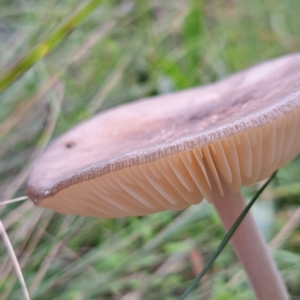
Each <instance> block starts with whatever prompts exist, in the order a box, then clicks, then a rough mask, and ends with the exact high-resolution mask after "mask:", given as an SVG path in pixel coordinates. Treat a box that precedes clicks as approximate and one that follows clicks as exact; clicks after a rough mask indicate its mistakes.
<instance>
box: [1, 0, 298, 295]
mask: <svg viewBox="0 0 300 300" xmlns="http://www.w3.org/2000/svg"><path fill="white" fill-rule="evenodd" d="M86 3H88V1H77V0H65V1H57V0H53V1H39V0H35V1H33V0H31V1H20V0H10V1H8V0H0V53H1V55H0V71H2V74H4V75H5V74H6V72H7V71H8V70H9V68H11V67H12V66H13V65H14V64H15V63H17V62H18V61H19V62H20V61H21V57H22V55H24V54H25V53H31V52H30V51H32V50H31V49H32V48H33V47H35V46H36V45H38V44H39V43H40V42H41V41H43V40H44V39H46V38H47V36H49V34H50V33H51V32H53V30H56V29H57V28H60V26H61V24H63V23H64V22H65V21H66V20H68V18H70V17H71V16H72V14H73V13H74V12H75V11H78V10H80V9H82V7H83V5H85V4H86ZM299 15H300V1H299V0H286V1H281V0H264V1H259V0H251V1H247V0H241V1H237V0H229V1H218V0H212V1H207V0H199V1H196V0H194V1H184V0H179V1H175V0H173V1H171V0H160V1H157V0H153V1H146V0H136V1H134V0H123V1H103V2H102V3H101V4H100V5H95V6H94V7H93V8H92V9H91V14H89V15H88V16H87V17H86V18H85V19H84V20H83V22H80V23H79V22H78V24H75V25H76V26H75V27H76V28H74V30H72V31H71V32H67V31H63V32H62V34H61V35H60V38H61V40H62V41H61V42H60V43H59V44H58V46H57V47H55V48H54V49H53V50H52V51H50V52H49V54H48V55H47V56H45V57H44V58H42V59H41V60H38V61H34V63H33V67H32V68H30V69H29V70H28V71H27V72H26V73H25V74H24V75H23V76H21V77H20V79H18V80H17V81H16V82H15V83H13V84H9V85H8V87H6V88H5V89H4V90H3V91H2V93H1V94H0V108H1V109H0V199H1V200H7V199H10V198H12V197H17V196H22V195H24V190H23V189H22V186H23V183H24V180H25V179H26V176H27V174H28V170H29V168H30V165H31V163H32V161H33V160H34V159H35V158H36V157H37V156H38V155H39V154H40V153H41V152H42V151H43V150H44V149H45V147H46V146H47V144H48V143H49V141H50V140H51V139H52V138H54V137H55V136H57V135H59V134H60V133H62V132H64V131H66V130H67V129H68V128H70V127H72V126H73V125H74V124H76V123H77V122H79V121H81V120H84V119H86V118H88V117H89V116H92V115H93V114H95V113H97V112H100V111H102V110H105V109H107V108H109V107H113V106H115V105H118V104H120V103H126V102H130V101H134V100H136V99H139V98H142V97H147V96H152V95H157V94H162V93H168V92H172V91H177V90H181V89H185V88H189V87H193V86H198V85H202V84H205V83H208V82H212V81H216V80H218V79H221V78H223V77H225V76H227V75H229V74H231V73H233V72H236V71H238V70H241V69H243V68H246V67H248V66H251V65H253V64H255V63H258V62H260V61H263V60H266V59H270V58H274V57H277V56H280V55H285V54H288V53H292V52H296V51H298V49H299V48H300V36H299V30H300V17H299ZM43 49H44V48H43ZM0 78H1V76H0ZM299 178H300V159H299V157H298V158H296V159H295V160H294V161H293V162H291V163H290V164H289V165H288V166H286V167H285V168H283V169H282V170H281V171H280V172H279V174H278V176H277V179H276V181H275V182H274V183H273V184H272V186H271V187H270V188H268V190H267V191H266V192H265V193H264V195H263V196H262V197H261V199H260V200H259V203H257V204H256V205H255V208H254V211H253V212H254V214H255V217H256V219H257V221H258V224H259V226H260V229H261V230H262V231H263V233H264V235H265V237H266V239H267V240H268V241H272V239H273V241H272V242H271V244H270V246H271V247H272V249H273V254H274V257H275V259H276V263H277V265H278V266H279V268H280V271H281V273H282V276H283V278H284V280H285V282H286V284H287V286H288V289H289V292H290V294H291V297H292V298H291V299H300V226H299V221H300V210H299V209H298V205H299V197H300V183H299ZM257 187H258V185H256V186H253V187H250V188H245V189H244V193H245V195H246V197H248V198H249V197H251V195H253V194H254V192H255V190H256V189H257ZM0 218H1V220H2V222H3V223H4V225H5V228H6V230H7V233H8V235H9V238H10V240H11V242H12V244H13V247H14V250H15V251H16V254H17V257H18V260H19V263H20V266H21V268H22V271H23V275H24V277H25V280H26V283H27V286H28V288H29V291H30V295H31V297H32V299H40V300H47V299H57V300H59V299H61V300H69V299H70V300H71V299H72V300H73V299H74V300H81V299H82V300H83V299H103V300H111V299H118V300H119V299H122V300H139V299H146V300H160V299H164V300H171V299H172V300H173V299H178V298H179V296H180V295H181V294H182V293H183V292H184V290H185V289H186V288H187V286H188V284H189V283H190V282H191V280H192V279H193V278H194V277H195V276H196V274H197V272H199V271H200V270H201V268H202V266H203V263H204V262H205V261H206V260H207V258H208V257H209V255H210V254H211V253H212V252H213V251H214V249H215V248H216V247H217V245H218V244H219V242H220V240H221V238H222V237H223V236H224V231H223V229H222V227H221V225H220V222H219V220H218V217H217V216H216V214H215V212H214V210H213V209H212V207H211V206H210V205H209V204H207V203H205V202H203V203H201V204H200V205H198V206H193V207H190V208H188V209H187V210H185V211H182V212H164V213H157V214H154V215H150V216H146V217H135V218H127V219H118V220H102V219H95V218H84V217H74V216H63V215H59V214H55V213H53V212H51V211H46V210H43V209H39V208H36V207H34V206H33V204H31V202H30V201H25V202H22V203H19V204H18V203H17V204H10V205H7V206H2V207H0ZM285 224H287V225H285ZM283 228H284V229H283ZM280 230H284V232H283V233H282V232H281V233H280ZM0 299H1V300H2V299H3V300H4V299H9V300H12V299H16V300H18V299H23V296H22V291H21V288H20V284H19V282H18V280H17V277H16V275H15V272H14V270H13V266H12V263H11V261H10V259H9V256H8V253H7V250H6V248H5V247H4V245H3V243H2V242H0ZM188 299H195V300H201V299H211V300H221V299H239V300H240V299H242V300H247V299H254V296H253V294H252V292H251V290H250V289H249V287H248V285H247V281H246V279H245V276H244V275H243V272H241V266H240V264H239V263H238V262H237V259H236V257H235V255H234V253H233V250H232V248H231V246H230V245H228V246H227V247H226V249H225V250H224V251H223V253H222V254H221V256H220V257H219V258H218V259H217V261H216V263H215V264H214V265H213V267H212V268H211V269H210V271H209V272H208V273H207V274H206V276H205V278H204V279H203V280H202V283H201V285H200V286H199V287H198V288H197V289H196V290H195V291H194V292H192V293H191V294H190V295H189V297H188Z"/></svg>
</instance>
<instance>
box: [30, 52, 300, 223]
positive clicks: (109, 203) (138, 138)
mask: <svg viewBox="0 0 300 300" xmlns="http://www.w3.org/2000/svg"><path fill="white" fill-rule="evenodd" d="M299 125H300V54H293V55H289V56H286V57H283V58H279V59H275V60H272V61H268V62H265V63H262V64H260V65H257V66H255V67H252V68H250V69H248V70H245V71H242V72H240V73H237V74H235V75H233V76H230V77H228V78H227V79H224V80H222V81H219V82H217V83H214V84H210V85H206V86H203V87H199V88H194V89H190V90H185V91H182V92H177V93H174V94H169V95H164V96H157V97H153V98H147V99H143V100H140V101H136V102H134V103H130V104H126V105H122V106H119V107H117V108H113V109H110V110H108V111H105V112H103V113H100V114H99V115H97V116H95V117H93V118H92V119H89V120H87V121H85V122H83V123H81V124H79V125H77V126H76V127H74V128H73V129H71V130H70V131H68V132H67V133H65V134H64V135H62V136H60V137H59V138H57V139H56V140H55V141H54V142H52V144H51V145H50V146H49V148H48V149H47V151H46V152H45V153H44V154H43V155H42V156H41V157H40V158H39V159H38V160H37V161H36V163H35V164H34V166H33V168H32V170H31V172H30V175H29V177H28V180H27V183H26V190H27V193H28V195H29V197H30V198H31V199H32V200H33V201H34V203H36V204H37V205H38V206H41V207H47V208H51V209H53V210H55V211H58V212H62V213H67V214H79V215H87V216H99V217H126V216H132V215H146V214H149V213H153V212H157V211H162V210H167V209H170V210H181V209H184V208H186V207H187V206H188V205H190V204H196V203H199V202H200V201H201V200H202V199H203V197H205V198H206V199H208V200H209V199H210V194H211V191H210V187H211V184H210V180H212V178H213V180H215V181H216V183H217V186H218V189H219V191H220V193H221V194H222V185H223V184H227V185H228V186H229V187H230V189H231V190H232V191H234V192H237V191H238V190H239V188H240V186H241V185H248V184H251V183H254V182H256V181H259V180H262V179H264V178H266V177H268V176H269V175H270V174H271V173H272V172H274V171H275V170H277V169H278V168H280V167H281V166H283V165H284V164H286V163H287V162H289V161H290V160H292V159H293V158H294V157H295V156H296V155H297V154H298V152H299V151H300V135H299V133H298V131H297V128H299V127H300V126H299ZM209 178H210V179H209Z"/></svg>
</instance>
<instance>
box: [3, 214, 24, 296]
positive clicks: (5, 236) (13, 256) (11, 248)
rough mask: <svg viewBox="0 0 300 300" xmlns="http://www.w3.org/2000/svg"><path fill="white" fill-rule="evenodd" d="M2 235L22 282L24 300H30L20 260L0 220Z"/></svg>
mask: <svg viewBox="0 0 300 300" xmlns="http://www.w3.org/2000/svg"><path fill="white" fill-rule="evenodd" d="M0 234H1V235H2V239H3V242H4V244H5V246H6V249H7V251H8V254H9V256H10V258H11V261H12V263H13V265H14V268H15V271H16V274H17V277H18V279H19V282H20V284H21V287H22V291H23V294H24V299H26V300H30V296H29V293H28V289H27V286H26V283H25V280H24V277H23V274H22V270H21V268H20V265H19V262H18V259H17V257H16V254H15V252H14V249H13V247H12V244H11V242H10V240H9V237H8V235H7V233H6V231H5V228H4V226H3V223H2V221H1V220H0Z"/></svg>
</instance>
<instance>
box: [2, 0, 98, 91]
mask: <svg viewBox="0 0 300 300" xmlns="http://www.w3.org/2000/svg"><path fill="white" fill-rule="evenodd" d="M102 1H103V0H91V1H89V2H88V4H87V5H85V6H84V7H82V8H81V9H80V10H79V11H78V12H77V13H75V14H74V15H73V16H72V17H71V18H70V19H68V20H67V21H66V22H65V23H64V24H62V25H61V26H60V27H59V28H58V29H57V30H55V31H54V32H52V33H51V34H50V35H49V36H48V37H47V38H46V39H45V40H43V41H42V42H41V43H40V44H38V45H37V46H35V47H34V48H32V49H31V50H30V51H29V52H28V53H27V54H25V55H23V56H22V57H20V58H19V59H18V60H17V62H16V63H15V64H13V65H12V66H11V67H9V68H8V69H6V70H5V71H4V72H3V73H2V74H0V92H2V91H3V90H5V89H6V88H7V87H9V86H10V85H11V84H13V83H14V82H15V81H16V80H17V79H18V78H19V77H21V76H22V75H23V74H24V73H25V72H26V71H27V70H29V69H30V68H31V67H32V66H33V65H34V64H35V63H36V62H37V61H39V60H40V59H42V58H43V57H44V56H46V55H47V54H48V53H49V52H50V51H51V50H52V49H53V48H54V47H55V46H56V45H57V44H58V43H59V42H61V41H62V40H63V39H64V38H65V37H66V36H67V35H68V34H69V33H70V32H71V31H72V30H74V29H75V28H76V27H77V26H78V25H79V23H81V22H82V21H83V20H84V19H85V18H86V17H87V16H88V15H90V14H91V13H92V12H93V11H94V10H95V9H96V8H97V7H98V6H99V5H100V4H101V2H102Z"/></svg>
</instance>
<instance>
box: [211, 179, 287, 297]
mask: <svg viewBox="0 0 300 300" xmlns="http://www.w3.org/2000/svg"><path fill="white" fill-rule="evenodd" d="M223 192H224V196H221V195H220V193H219V192H218V189H217V187H212V199H211V201H212V203H213V205H214V206H215V208H216V210H217V212H218V214H219V216H220V218H221V221H222V224H223V226H224V228H225V230H226V231H228V230H229V229H230V227H231V226H232V225H233V223H234V222H235V221H236V219H237V218H238V217H239V215H240V214H241V212H242V211H243V210H244V208H245V206H246V203H245V201H244V199H243V196H242V195H241V193H238V194H235V193H233V192H232V191H231V190H230V189H229V188H228V187H227V185H226V184H224V185H223ZM231 242H232V244H233V247H234V249H235V252H236V254H237V256H238V259H239V261H240V262H241V264H242V265H243V267H244V270H245V271H246V273H247V276H248V279H249V281H250V284H251V286H252V288H253V290H254V292H255V294H256V297H257V299H259V300H286V299H289V296H288V293H287V290H286V288H285V285H284V283H283V280H282V279H281V277H280V274H279V271H278V269H277V267H276V265H275V262H274V260H273V259H272V257H271V254H270V252H269V249H268V246H267V244H266V242H265V241H264V239H263V237H262V235H261V233H260V231H259V230H258V228H257V226H256V224H255V222H254V219H253V217H252V215H251V214H250V213H248V214H247V216H246V217H245V219H244V220H243V222H242V223H241V225H240V226H239V228H238V229H237V231H236V232H235V234H234V235H233V237H232V239H231Z"/></svg>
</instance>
